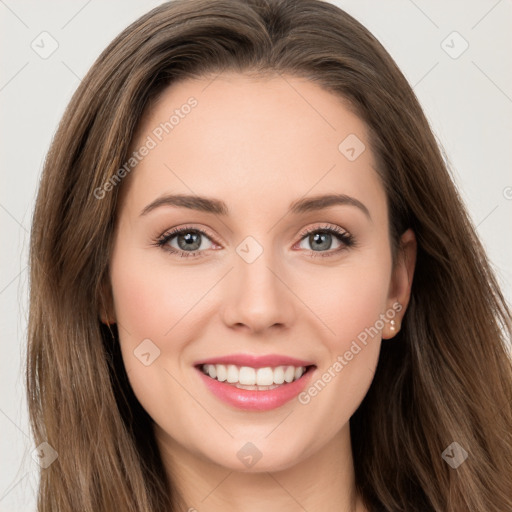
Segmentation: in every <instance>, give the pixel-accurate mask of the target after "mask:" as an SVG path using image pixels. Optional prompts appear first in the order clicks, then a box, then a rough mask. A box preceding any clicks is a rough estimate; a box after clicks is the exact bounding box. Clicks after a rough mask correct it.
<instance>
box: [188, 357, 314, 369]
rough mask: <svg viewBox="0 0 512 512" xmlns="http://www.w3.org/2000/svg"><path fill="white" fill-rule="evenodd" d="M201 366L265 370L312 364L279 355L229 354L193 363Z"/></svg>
mask: <svg viewBox="0 0 512 512" xmlns="http://www.w3.org/2000/svg"><path fill="white" fill-rule="evenodd" d="M203 364H234V365H235V366H249V367H251V368H265V367H267V366H271V367H276V366H295V367H299V366H312V365H314V363H312V362H311V361H305V360H303V359H296V358H294V357H289V356H283V355H279V354H267V355H263V356H256V355H251V354H230V355H226V356H219V357H212V358H209V359H202V360H201V361H198V362H197V363H195V366H202V365H203Z"/></svg>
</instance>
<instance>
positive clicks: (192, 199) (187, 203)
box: [140, 194, 371, 220]
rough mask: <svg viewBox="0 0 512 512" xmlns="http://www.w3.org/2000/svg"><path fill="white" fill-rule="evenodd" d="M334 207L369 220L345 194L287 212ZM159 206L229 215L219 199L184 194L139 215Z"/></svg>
mask: <svg viewBox="0 0 512 512" xmlns="http://www.w3.org/2000/svg"><path fill="white" fill-rule="evenodd" d="M336 205H344V206H355V207H356V208H358V209H360V210H361V211H362V212H363V213H364V214H365V215H366V216H367V217H368V218H369V219H370V220H371V215H370V212H369V210H368V208H367V207H366V206H365V205H364V204H363V203H362V202H361V201H359V200H358V199H356V198H355V197H351V196H347V195H346V194H327V195H319V196H313V197H308V198H304V199H298V200H296V201H293V202H292V203H291V204H290V206H289V208H288V210H289V212H290V213H292V214H296V215H297V214H301V213H307V212H311V211H316V210H322V209H324V208H329V207H330V206H336ZM161 206H175V207H178V208H188V209H190V210H197V211H201V212H206V213H213V214H215V215H222V216H228V215H229V208H228V206H227V204H226V203H225V202H224V201H222V200H220V199H213V198H210V197H204V196H196V195H186V194H176V195H164V196H161V197H158V198H157V199H155V200H154V201H153V202H151V203H149V204H148V205H147V206H146V207H145V208H144V209H143V210H142V211H141V213H140V215H141V216H143V215H147V214H148V213H149V212H151V211H153V210H155V209H156V208H159V207H161Z"/></svg>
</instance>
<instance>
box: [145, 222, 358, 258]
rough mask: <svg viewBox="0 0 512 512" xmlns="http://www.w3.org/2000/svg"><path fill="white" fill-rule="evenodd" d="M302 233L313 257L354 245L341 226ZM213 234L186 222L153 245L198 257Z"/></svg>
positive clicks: (210, 243)
mask: <svg viewBox="0 0 512 512" xmlns="http://www.w3.org/2000/svg"><path fill="white" fill-rule="evenodd" d="M300 237H301V240H300V242H299V247H300V248H302V249H304V247H303V244H304V243H309V244H310V246H311V247H312V249H309V250H310V252H311V254H310V256H312V257H316V256H334V255H336V254H338V253H339V252H340V251H343V250H346V249H347V248H348V247H352V246H354V245H355V240H354V237H353V236H352V235H350V234H349V233H348V232H347V231H345V230H344V229H342V228H340V227H339V226H322V227H317V228H314V229H308V230H306V231H305V232H302V233H301V234H300ZM333 237H334V241H335V242H336V243H337V244H338V247H335V248H334V250H329V249H331V248H332V243H333ZM212 238H213V236H212V235H210V234H209V233H208V232H206V231H204V230H203V229H199V228H194V227H190V226H185V227H182V228H174V229H172V230H170V231H168V232H166V233H164V234H163V235H162V236H161V237H159V238H158V239H157V240H155V242H154V243H153V245H156V246H158V247H161V248H162V249H164V250H165V251H167V252H169V253H171V254H176V255H178V256H180V257H186V258H187V257H198V256H206V250H207V249H211V248H212V245H214V244H213V242H212V240H211V239H212ZM208 241H209V243H208Z"/></svg>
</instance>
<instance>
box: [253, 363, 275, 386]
mask: <svg viewBox="0 0 512 512" xmlns="http://www.w3.org/2000/svg"><path fill="white" fill-rule="evenodd" d="M256 383H257V384H258V386H271V385H272V384H273V383H274V372H273V370H272V368H269V367H268V366H267V367H266V368H258V371H257V372H256Z"/></svg>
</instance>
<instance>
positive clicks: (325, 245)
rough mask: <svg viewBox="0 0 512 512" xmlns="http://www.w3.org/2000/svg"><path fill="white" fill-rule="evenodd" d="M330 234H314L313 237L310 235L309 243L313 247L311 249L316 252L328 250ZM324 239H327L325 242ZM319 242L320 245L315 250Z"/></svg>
mask: <svg viewBox="0 0 512 512" xmlns="http://www.w3.org/2000/svg"><path fill="white" fill-rule="evenodd" d="M330 236H331V234H330V233H315V234H314V235H312V240H313V242H314V243H313V242H311V238H310V242H311V245H312V246H313V249H314V250H316V249H329V246H330V245H331V244H330V238H329V237H330ZM326 237H327V242H326ZM318 241H320V244H319V245H317V247H316V249H315V244H316V243H317V242H318Z"/></svg>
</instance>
